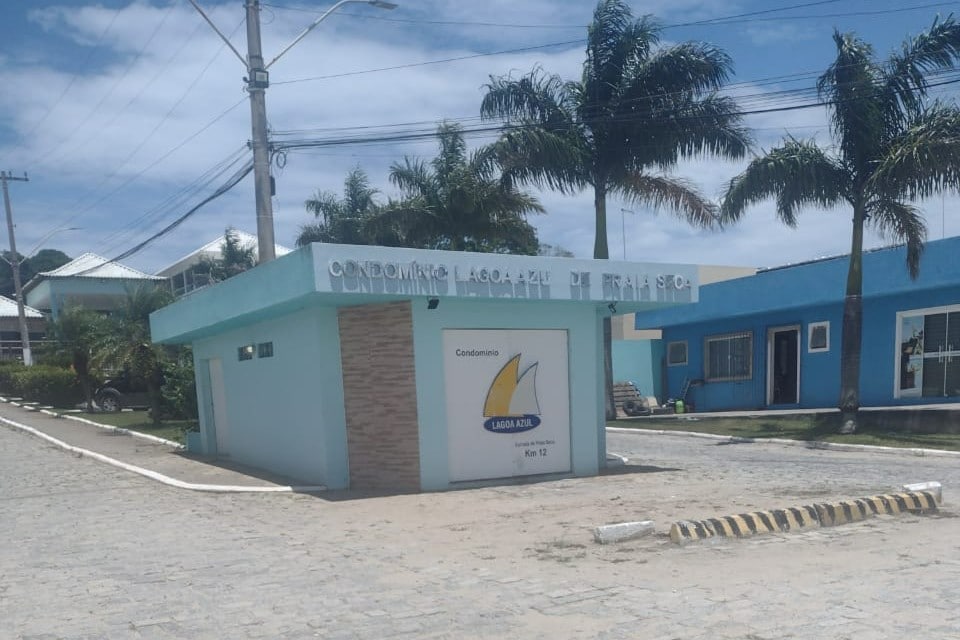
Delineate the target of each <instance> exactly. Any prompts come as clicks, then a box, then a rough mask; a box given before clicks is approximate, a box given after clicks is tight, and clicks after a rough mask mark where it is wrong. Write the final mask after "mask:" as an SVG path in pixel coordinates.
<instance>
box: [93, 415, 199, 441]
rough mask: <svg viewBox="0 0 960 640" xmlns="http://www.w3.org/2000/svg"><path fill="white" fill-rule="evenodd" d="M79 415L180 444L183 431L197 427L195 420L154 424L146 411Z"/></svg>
mask: <svg viewBox="0 0 960 640" xmlns="http://www.w3.org/2000/svg"><path fill="white" fill-rule="evenodd" d="M79 415H81V416H82V417H84V418H86V419H87V420H90V421H92V422H99V423H100V424H106V425H110V426H111V427H120V428H122V429H129V430H130V431H136V432H138V433H146V434H148V435H151V436H156V437H158V438H165V439H167V440H173V441H174V442H179V443H181V444H183V442H184V436H183V432H184V431H186V430H187V429H191V428H192V429H195V428H196V427H197V422H196V421H195V420H161V421H160V424H159V425H158V426H154V424H153V421H152V420H151V419H150V413H149V412H148V411H119V412H117V413H83V414H79Z"/></svg>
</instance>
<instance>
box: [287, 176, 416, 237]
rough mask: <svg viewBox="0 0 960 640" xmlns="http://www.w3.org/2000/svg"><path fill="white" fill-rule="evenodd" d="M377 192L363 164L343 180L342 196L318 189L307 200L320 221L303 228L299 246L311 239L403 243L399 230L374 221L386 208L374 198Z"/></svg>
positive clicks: (308, 209) (308, 208)
mask: <svg viewBox="0 0 960 640" xmlns="http://www.w3.org/2000/svg"><path fill="white" fill-rule="evenodd" d="M377 193H379V192H378V191H377V190H376V189H374V188H373V187H371V186H370V178H369V177H368V176H367V174H366V172H365V171H364V170H363V169H361V168H360V167H356V168H354V169H353V170H352V171H350V173H348V174H347V177H346V179H345V180H344V181H343V198H342V199H339V198H337V195H336V194H334V193H331V192H329V191H322V192H321V191H318V192H317V193H316V195H315V196H314V197H313V198H311V199H309V200H307V201H306V202H305V203H304V204H305V206H306V208H307V211H308V212H310V213H312V214H313V215H314V216H315V217H316V218H317V219H318V222H315V223H312V224H306V225H303V226H302V227H300V235H298V236H297V246H298V247H303V246H306V245H308V244H310V243H311V242H331V243H337V244H363V245H370V244H376V245H383V246H388V247H395V246H401V245H402V240H401V238H400V235H399V232H398V231H397V230H396V229H393V228H391V227H389V226H388V225H380V224H375V220H376V218H377V216H378V215H379V214H380V212H381V211H382V209H383V207H382V206H380V205H378V204H377V202H376V201H375V200H374V196H376V195H377Z"/></svg>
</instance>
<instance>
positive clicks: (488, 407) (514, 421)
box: [483, 353, 540, 433]
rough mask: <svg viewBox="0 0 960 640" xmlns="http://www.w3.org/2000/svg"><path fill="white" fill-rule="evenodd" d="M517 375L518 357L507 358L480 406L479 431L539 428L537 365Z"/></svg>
mask: <svg viewBox="0 0 960 640" xmlns="http://www.w3.org/2000/svg"><path fill="white" fill-rule="evenodd" d="M538 364H539V363H538V362H534V363H533V364H532V365H530V366H529V367H527V368H526V369H524V371H523V373H520V354H519V353H518V354H517V355H515V356H513V357H512V358H510V361H509V362H507V364H505V365H503V368H502V369H500V372H499V373H498V374H497V375H496V377H495V378H494V379H493V382H492V383H491V384H490V389H489V390H488V391H487V400H486V402H484V404H483V417H484V418H487V420H486V421H485V422H484V423H483V428H484V429H486V430H487V431H490V432H493V433H520V432H521V431H529V430H530V429H535V428H536V427H538V426H540V403H539V402H537V365H538Z"/></svg>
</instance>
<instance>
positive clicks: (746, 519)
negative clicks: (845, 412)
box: [670, 491, 939, 544]
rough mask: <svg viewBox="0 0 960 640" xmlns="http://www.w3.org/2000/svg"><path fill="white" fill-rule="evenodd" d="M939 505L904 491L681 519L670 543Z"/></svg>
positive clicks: (932, 497)
mask: <svg viewBox="0 0 960 640" xmlns="http://www.w3.org/2000/svg"><path fill="white" fill-rule="evenodd" d="M938 502H939V501H938V498H937V495H936V494H935V493H934V492H932V491H904V492H900V493H888V494H884V495H877V496H870V497H868V498H856V499H854V500H839V501H836V502H818V503H815V504H808V505H803V506H800V507H789V508H786V509H774V510H772V511H754V512H752V513H741V514H738V515H734V516H723V517H720V518H707V519H706V520H680V521H678V522H674V523H673V524H672V525H671V526H670V540H671V542H674V543H675V544H683V543H686V542H693V541H695V540H704V539H706V538H714V537H725V538H748V537H750V536H754V535H759V534H762V533H774V532H780V533H787V532H789V531H798V530H803V529H817V528H820V527H835V526H837V525H841V524H847V523H850V522H859V521H860V520H866V519H867V518H872V517H873V516H875V515H878V514H886V515H896V514H899V513H914V514H923V513H935V512H937V511H939V508H938V506H937V505H938Z"/></svg>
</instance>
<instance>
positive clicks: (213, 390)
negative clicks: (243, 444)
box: [207, 358, 230, 456]
mask: <svg viewBox="0 0 960 640" xmlns="http://www.w3.org/2000/svg"><path fill="white" fill-rule="evenodd" d="M207 363H208V365H207V366H208V369H209V373H210V398H211V408H212V409H213V429H214V433H215V434H216V442H217V455H218V456H228V455H230V445H229V441H228V440H227V392H226V389H225V388H224V386H223V361H222V360H220V358H211V359H210V360H207Z"/></svg>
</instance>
